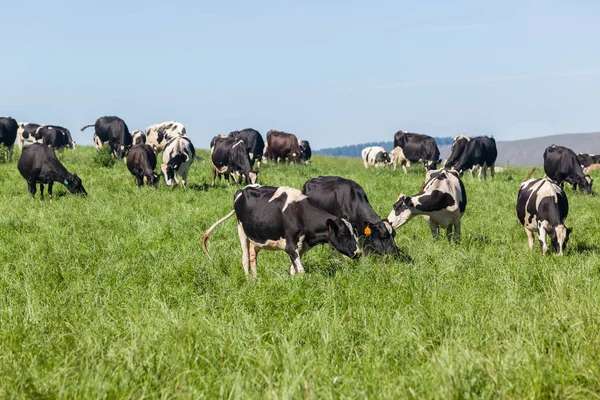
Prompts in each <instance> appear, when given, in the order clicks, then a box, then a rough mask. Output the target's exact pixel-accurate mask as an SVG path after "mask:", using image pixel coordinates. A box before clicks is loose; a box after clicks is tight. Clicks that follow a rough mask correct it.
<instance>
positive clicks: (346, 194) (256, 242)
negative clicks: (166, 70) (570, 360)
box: [0, 117, 600, 277]
mask: <svg viewBox="0 0 600 400" xmlns="http://www.w3.org/2000/svg"><path fill="white" fill-rule="evenodd" d="M92 126H93V127H94V128H95V133H94V144H95V146H96V148H97V149H100V148H101V147H102V146H103V145H104V144H108V146H109V148H110V150H111V152H112V154H113V155H114V157H117V158H124V157H126V164H127V167H128V169H129V171H130V172H131V174H132V175H133V176H134V177H135V179H136V181H137V184H138V186H141V185H143V184H144V182H145V183H147V184H148V185H152V186H156V185H157V184H158V182H159V180H160V175H159V174H157V173H156V172H155V168H156V164H157V155H158V154H159V153H160V152H161V151H162V166H161V172H162V176H163V178H164V181H165V184H167V185H168V186H171V185H173V181H174V182H175V184H179V179H178V178H177V175H179V177H180V179H181V184H182V186H185V184H186V180H187V174H188V172H189V169H190V165H191V164H192V162H194V160H195V159H196V154H195V148H194V146H193V145H192V142H191V140H190V138H189V137H188V136H187V133H186V129H185V127H184V126H183V125H182V124H181V123H178V122H173V121H171V122H164V123H161V124H155V125H151V126H149V127H148V128H146V130H145V132H144V131H134V132H130V131H129V129H128V127H127V125H126V124H125V122H124V121H123V120H122V119H120V118H118V117H102V118H99V119H98V120H97V121H96V123H95V124H93V125H87V126H84V127H83V128H82V129H81V130H82V131H83V130H85V129H86V128H89V127H92ZM17 138H18V143H19V147H20V148H21V149H22V153H21V157H20V159H19V162H18V165H17V167H18V169H19V171H20V173H21V175H22V176H23V177H24V178H25V180H26V181H27V183H28V187H29V192H30V193H31V195H32V196H33V195H35V193H36V184H38V183H39V185H40V191H41V195H42V198H43V191H44V185H48V193H49V196H50V199H52V185H53V183H54V182H60V183H62V184H63V185H65V186H66V187H67V189H68V190H69V191H70V192H72V193H81V194H87V193H86V191H85V189H84V188H83V184H82V181H81V179H80V178H79V177H78V176H77V175H76V174H71V173H70V172H69V171H68V170H67V169H66V168H65V167H64V166H63V165H62V164H61V163H60V161H59V160H58V158H57V157H56V153H55V151H56V150H57V149H62V148H64V147H70V148H73V149H74V148H75V142H73V140H72V138H71V134H70V132H69V130H68V129H66V128H63V127H60V126H54V125H37V124H30V123H17V122H16V121H15V120H14V119H12V118H0V143H2V144H3V145H4V146H6V147H8V148H10V152H9V153H10V155H9V158H10V157H12V147H13V145H14V142H15V139H17ZM266 138H267V140H266V143H265V141H264V140H263V138H262V136H261V135H260V133H259V132H258V131H256V130H254V129H244V130H241V131H234V132H231V133H230V134H229V135H227V136H226V135H218V136H215V137H214V138H213V139H212V141H211V143H210V150H211V165H212V184H213V185H214V183H215V178H216V177H217V176H219V177H221V176H224V177H225V179H226V180H227V181H229V179H230V177H233V180H234V181H235V182H236V183H241V181H242V179H245V181H246V186H245V187H244V188H243V189H241V190H238V191H237V192H236V193H235V195H234V204H233V210H232V211H231V212H230V213H229V214H227V215H226V216H225V217H223V218H221V219H220V220H219V221H217V222H216V223H215V224H213V225H212V226H211V227H210V228H209V229H208V230H207V231H206V232H205V233H204V235H203V236H202V248H203V249H204V251H205V252H206V254H207V255H209V257H210V254H209V252H208V249H207V241H208V238H209V236H210V235H211V233H212V231H213V230H214V229H215V228H216V227H217V226H218V225H220V224H221V223H223V222H224V221H225V220H227V219H228V218H230V217H232V216H233V215H234V214H235V215H236V217H237V221H238V235H239V239H240V243H241V246H242V264H243V267H244V271H245V272H246V274H249V273H250V271H251V272H252V275H253V276H255V277H256V276H257V267H256V257H257V254H258V252H259V250H261V249H268V250H284V251H285V252H286V253H287V254H288V256H289V257H290V260H291V267H290V273H291V274H294V273H296V272H303V271H304V268H303V266H302V262H301V256H302V254H303V253H305V252H306V251H308V250H310V249H311V248H312V247H314V246H316V245H318V244H322V243H330V244H331V245H332V246H333V247H334V248H335V249H337V250H338V251H339V252H340V253H342V254H343V255H345V256H348V257H350V258H357V257H359V256H360V255H361V254H362V253H363V252H364V253H365V254H371V253H376V254H382V255H395V254H398V252H399V249H398V247H397V246H396V243H395V240H394V238H395V236H396V231H395V230H396V229H397V228H399V227H400V226H402V225H404V224H405V223H407V222H408V221H409V220H410V219H412V218H413V217H415V216H418V215H423V216H424V218H425V220H426V221H428V223H429V226H430V229H431V233H432V236H433V237H434V238H438V237H439V234H440V229H445V230H446V237H447V239H448V241H451V239H452V236H453V238H454V241H456V242H458V241H459V240H460V223H461V219H462V216H463V215H464V213H465V210H466V207H467V194H466V190H465V187H464V185H463V182H462V180H461V178H462V176H463V173H464V172H465V171H467V170H471V173H473V171H475V170H477V169H479V179H481V178H482V177H483V179H486V176H487V175H486V171H487V169H488V168H489V169H490V171H491V176H492V178H493V177H494V172H495V163H496V158H497V155H498V152H497V149H496V142H495V140H494V139H493V138H489V137H484V136H482V137H473V138H471V137H468V136H465V135H461V136H458V137H456V138H455V140H454V143H453V145H452V148H451V154H450V156H449V158H448V159H447V160H446V161H445V162H444V165H443V167H442V168H440V169H438V164H440V163H441V162H442V160H441V159H440V151H439V149H438V146H437V144H436V142H435V140H434V139H433V138H432V137H430V136H427V135H422V134H417V133H409V132H405V131H399V132H397V133H396V134H395V135H394V149H393V150H392V151H391V152H390V153H388V152H387V151H386V150H385V149H383V148H380V147H368V148H365V149H364V150H363V151H362V158H363V162H364V166H365V167H366V168H369V167H370V166H373V165H374V166H385V165H393V166H394V169H396V167H397V165H401V166H402V168H403V170H404V172H405V173H406V172H407V170H406V168H407V167H410V165H411V163H422V164H423V165H424V167H425V170H426V176H425V182H424V183H423V185H422V187H421V189H420V190H419V192H418V193H417V194H415V195H413V196H406V195H404V194H400V195H399V196H398V198H397V200H396V202H395V203H394V204H393V205H392V210H391V212H390V214H389V216H388V217H387V218H383V219H382V218H380V217H379V216H378V215H377V213H376V212H375V211H374V209H373V208H372V207H371V205H370V203H369V200H368V198H367V195H366V193H365V191H364V190H363V188H362V187H361V186H360V185H358V184H357V183H356V182H354V181H352V180H349V179H345V178H342V177H339V176H321V177H318V178H313V179H310V180H308V181H307V182H306V183H305V184H304V187H303V189H302V190H301V191H300V190H298V189H294V188H291V187H285V186H283V187H272V186H261V185H257V184H256V180H257V174H258V170H257V169H253V168H254V167H255V165H256V166H257V167H259V166H260V163H261V162H267V161H268V160H271V161H280V160H287V161H289V162H290V163H293V162H297V163H301V162H306V163H308V160H309V159H310V157H311V150H310V145H309V143H308V142H307V141H302V140H298V139H297V137H296V136H295V135H293V134H289V133H285V132H281V131H274V130H271V131H269V132H268V133H267V135H266ZM25 142H34V143H33V144H32V145H29V146H25V147H23V144H24V143H25ZM543 158H544V171H545V172H546V176H544V177H543V178H540V179H529V177H530V176H531V175H532V174H533V171H534V170H535V168H534V169H532V171H531V173H530V175H529V176H528V177H527V178H526V180H525V181H524V182H522V184H521V186H520V188H519V192H518V196H517V204H516V211H517V217H518V219H519V221H520V222H521V224H522V225H523V227H524V229H525V231H526V233H527V237H528V244H529V247H530V249H533V245H534V233H537V234H538V239H539V243H540V246H541V248H542V251H543V253H544V254H545V253H546V252H547V251H548V249H549V248H550V247H551V248H552V250H553V251H554V252H556V253H559V254H563V252H564V250H565V248H566V245H567V242H568V240H569V234H570V232H571V229H570V228H566V227H565V225H564V222H565V219H566V217H567V214H568V211H569V206H568V200H567V197H566V195H565V193H564V191H563V185H564V182H567V183H569V184H571V185H572V186H573V190H576V189H577V188H579V190H580V191H581V192H583V193H586V194H589V193H591V192H592V179H591V178H590V176H589V175H587V172H588V171H590V170H594V169H598V168H599V167H600V156H596V155H590V154H578V155H577V154H575V153H574V152H573V151H572V150H571V149H568V148H566V147H562V146H556V145H552V146H549V147H548V148H546V150H545V152H544V155H543ZM547 237H550V245H549V244H548V240H547Z"/></svg>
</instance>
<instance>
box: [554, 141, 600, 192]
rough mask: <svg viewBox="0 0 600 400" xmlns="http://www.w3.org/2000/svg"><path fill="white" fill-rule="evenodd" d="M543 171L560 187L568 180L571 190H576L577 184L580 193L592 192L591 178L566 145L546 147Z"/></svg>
mask: <svg viewBox="0 0 600 400" xmlns="http://www.w3.org/2000/svg"><path fill="white" fill-rule="evenodd" d="M544 172H546V176H548V177H549V178H550V179H552V180H553V181H555V182H556V184H558V185H560V186H561V187H563V182H568V183H570V184H571V185H572V186H573V190H577V186H579V190H580V191H581V192H582V193H588V194H589V193H591V192H592V178H590V176H589V175H585V174H584V173H583V168H582V167H581V164H580V163H579V159H578V158H577V155H576V154H575V152H574V151H573V150H571V149H569V148H567V147H563V146H557V145H555V144H553V145H551V146H548V147H547V148H546V150H545V151H544Z"/></svg>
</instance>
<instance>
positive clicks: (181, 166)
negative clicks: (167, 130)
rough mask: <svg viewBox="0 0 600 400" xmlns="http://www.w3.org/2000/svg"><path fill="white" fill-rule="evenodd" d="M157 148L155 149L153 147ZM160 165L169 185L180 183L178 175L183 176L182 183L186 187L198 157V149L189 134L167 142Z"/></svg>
mask: <svg viewBox="0 0 600 400" xmlns="http://www.w3.org/2000/svg"><path fill="white" fill-rule="evenodd" d="M153 150H155V149H153ZM162 157H163V158H162V165H161V167H160V169H161V171H162V173H163V176H164V178H165V184H166V185H167V186H171V185H173V180H175V184H176V185H178V184H179V180H178V179H177V176H176V174H177V175H179V176H180V177H181V185H182V186H183V187H185V185H186V181H187V176H188V173H189V172H190V166H191V165H192V163H193V162H194V158H195V157H196V149H194V145H193V144H192V142H191V141H190V138H188V137H187V136H179V137H174V138H172V139H170V140H169V141H167V142H166V143H165V147H164V150H163V156H162Z"/></svg>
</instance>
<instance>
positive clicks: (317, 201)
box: [302, 176, 398, 254]
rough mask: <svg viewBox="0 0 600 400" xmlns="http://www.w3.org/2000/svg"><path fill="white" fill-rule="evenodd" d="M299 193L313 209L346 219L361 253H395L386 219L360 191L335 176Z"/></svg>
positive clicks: (308, 184)
mask: <svg viewBox="0 0 600 400" xmlns="http://www.w3.org/2000/svg"><path fill="white" fill-rule="evenodd" d="M302 193H303V194H305V195H307V196H308V200H309V201H310V202H311V203H312V204H313V205H315V206H317V207H319V208H320V209H322V210H325V211H327V212H328V213H331V214H333V215H335V216H336V217H339V218H342V217H343V218H347V219H348V222H350V224H351V225H352V227H353V228H354V229H356V230H357V231H358V238H359V240H360V241H361V242H362V243H363V245H362V247H363V250H364V251H365V254H370V253H373V252H375V253H379V254H396V253H397V252H398V247H396V243H395V242H394V237H395V236H396V231H394V229H393V228H392V225H391V224H390V223H389V221H388V220H387V219H381V218H380V217H379V216H378V215H377V213H376V212H375V210H373V207H371V204H369V199H368V198H367V194H366V193H365V191H364V190H363V188H362V187H361V186H360V185H359V184H358V183H356V182H354V181H351V180H349V179H344V178H341V177H339V176H320V177H318V178H313V179H310V180H309V181H308V182H306V183H305V184H304V187H303V188H302Z"/></svg>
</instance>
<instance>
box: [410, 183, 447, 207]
mask: <svg viewBox="0 0 600 400" xmlns="http://www.w3.org/2000/svg"><path fill="white" fill-rule="evenodd" d="M438 179H439V178H438ZM419 203H420V204H416V205H415V208H416V209H417V210H421V211H425V212H432V211H440V210H443V209H444V208H446V207H451V206H453V205H454V204H455V202H454V199H453V198H452V195H451V194H450V193H446V192H442V191H441V190H433V191H432V192H431V193H430V194H425V195H423V196H420V197H419Z"/></svg>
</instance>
